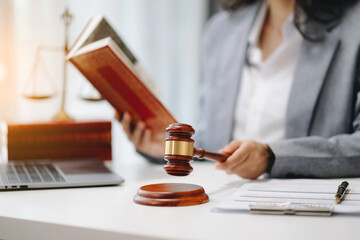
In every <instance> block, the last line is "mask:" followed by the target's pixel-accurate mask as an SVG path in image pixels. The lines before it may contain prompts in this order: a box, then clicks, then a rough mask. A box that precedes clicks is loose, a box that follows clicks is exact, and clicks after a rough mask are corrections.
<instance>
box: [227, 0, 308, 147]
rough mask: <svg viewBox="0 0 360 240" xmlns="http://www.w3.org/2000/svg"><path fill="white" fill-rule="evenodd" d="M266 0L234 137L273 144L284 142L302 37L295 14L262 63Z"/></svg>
mask: <svg viewBox="0 0 360 240" xmlns="http://www.w3.org/2000/svg"><path fill="white" fill-rule="evenodd" d="M267 9H268V6H267V3H266V1H264V4H263V5H262V7H261V9H260V12H259V14H258V16H257V19H256V21H255V23H254V25H253V27H252V29H251V32H250V35H249V38H248V42H249V47H248V50H247V62H248V64H246V65H245V66H244V68H243V72H242V78H241V84H240V87H239V91H238V92H239V94H238V98H237V103H236V110H235V124H234V132H233V138H234V139H235V140H242V139H253V140H256V141H261V142H272V141H276V140H281V139H284V137H285V126H286V110H287V104H288V100H289V95H290V90H291V85H292V82H293V78H294V71H295V65H296V61H297V56H298V54H299V50H300V46H301V43H302V39H303V38H302V36H301V35H300V33H299V32H298V30H297V29H296V28H295V26H294V24H293V15H292V14H291V15H290V16H289V18H288V19H287V20H286V21H285V22H284V23H283V26H282V35H283V42H282V43H281V45H280V46H279V47H278V48H277V49H276V50H275V51H274V52H273V53H272V54H271V55H270V56H269V57H268V58H267V59H266V61H263V60H262V51H261V49H260V48H259V45H258V42H259V36H260V34H261V30H262V27H263V24H264V20H265V17H266V14H267Z"/></svg>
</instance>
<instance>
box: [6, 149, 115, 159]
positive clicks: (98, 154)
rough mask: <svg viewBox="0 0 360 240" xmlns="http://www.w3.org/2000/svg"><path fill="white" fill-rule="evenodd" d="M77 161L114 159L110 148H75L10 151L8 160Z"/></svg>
mask: <svg viewBox="0 0 360 240" xmlns="http://www.w3.org/2000/svg"><path fill="white" fill-rule="evenodd" d="M61 158H64V159H75V158H99V159H101V160H103V161H104V160H111V159H112V148H111V146H108V147H92V148H87V147H83V148H82V147H79V148H78V147H75V148H55V149H51V148H40V149H29V150H18V151H13V150H9V151H8V160H12V161H14V160H35V159H61Z"/></svg>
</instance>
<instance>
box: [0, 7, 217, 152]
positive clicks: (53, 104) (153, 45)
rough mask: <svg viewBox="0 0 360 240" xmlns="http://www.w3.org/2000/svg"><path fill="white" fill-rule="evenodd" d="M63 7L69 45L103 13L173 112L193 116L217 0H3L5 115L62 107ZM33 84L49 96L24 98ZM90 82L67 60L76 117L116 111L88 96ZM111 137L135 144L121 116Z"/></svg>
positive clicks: (0, 64)
mask: <svg viewBox="0 0 360 240" xmlns="http://www.w3.org/2000/svg"><path fill="white" fill-rule="evenodd" d="M65 8H68V9H69V11H70V13H71V14H72V15H73V18H72V21H71V24H70V25H69V29H68V33H69V37H68V40H69V46H70V47H71V46H72V44H73V43H74V41H75V40H76V38H77V37H78V35H79V34H80V33H81V30H82V29H83V28H84V27H85V25H86V23H87V22H88V21H89V19H90V18H91V17H93V16H95V15H104V16H105V17H106V18H107V20H108V21H109V23H110V24H111V25H112V26H113V27H114V28H115V30H116V31H117V33H118V34H119V35H120V37H121V38H122V39H123V40H124V41H125V43H126V44H127V45H128V47H129V48H130V49H131V50H132V52H133V53H134V54H135V56H136V57H137V58H138V60H139V61H140V62H141V63H142V65H143V66H144V67H145V69H146V70H147V71H148V72H149V74H150V76H152V78H153V80H154V81H155V83H156V85H157V86H158V88H159V89H160V92H161V101H162V102H163V103H164V105H165V106H166V107H167V108H168V109H169V110H170V112H171V113H172V114H173V115H174V116H175V118H176V119H177V120H178V121H179V122H185V123H189V124H192V125H193V124H194V123H195V122H196V118H197V114H196V113H197V112H198V111H197V110H198V106H197V104H196V103H197V97H198V94H197V93H198V85H199V81H200V80H201V68H200V54H201V37H202V32H203V28H204V25H205V23H206V21H207V19H208V18H209V17H210V16H211V15H212V14H214V12H216V11H218V9H219V8H218V4H217V1H216V0H181V1H179V0H0V33H1V37H0V119H2V120H5V121H7V122H33V121H49V120H50V119H51V118H52V117H53V116H54V115H55V114H56V113H57V112H58V111H59V108H60V102H61V98H60V97H61V90H62V89H61V88H62V72H63V68H62V61H63V58H64V53H63V52H62V51H61V48H62V47H63V46H64V32H65V28H64V24H63V22H62V20H61V15H62V13H63V12H64V11H65ZM40 48H42V50H43V51H42V50H41V51H39V49H40ZM59 49H60V50H59ZM36 59H38V60H36ZM35 62H36V63H37V66H35V65H34V64H35ZM34 69H36V71H37V72H38V74H39V75H38V77H36V80H34V74H33V71H34ZM34 81H36V83H35V84H34ZM35 85H36V88H37V89H36V91H40V92H41V91H42V92H43V94H44V95H46V94H47V95H49V96H51V97H50V98H46V99H43V100H31V99H29V98H26V97H25V96H24V95H27V94H29V91H30V89H32V88H33V86H35ZM85 90H86V91H90V92H91V91H94V90H93V89H92V88H91V85H90V84H89V83H87V81H86V79H85V78H84V77H83V76H82V75H81V74H80V73H79V72H78V71H77V70H76V69H75V68H74V67H73V66H72V65H71V64H69V63H68V72H67V88H66V103H65V104H66V105H65V107H66V111H67V112H68V113H69V115H70V116H71V117H73V118H75V119H79V120H80V119H84V120H91V119H105V120H108V119H110V120H112V119H114V110H113V109H112V107H111V106H110V105H109V104H108V103H107V102H106V101H99V102H89V101H84V100H83V99H82V95H81V94H89V93H84V91H85ZM113 137H114V138H116V142H119V146H113V148H114V150H115V152H114V154H113V155H114V158H117V157H121V155H122V154H125V155H126V154H127V153H126V152H127V151H133V149H132V146H131V145H130V144H129V143H128V142H127V138H126V137H125V136H124V134H123V133H122V130H121V126H119V124H113Z"/></svg>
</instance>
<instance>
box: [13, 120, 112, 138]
mask: <svg viewBox="0 0 360 240" xmlns="http://www.w3.org/2000/svg"><path fill="white" fill-rule="evenodd" d="M105 131H111V122H110V121H91V122H78V121H64V122H42V123H29V124H14V123H8V124H7V135H8V138H10V139H14V138H17V137H20V138H22V137H25V136H38V135H50V134H68V133H88V132H105Z"/></svg>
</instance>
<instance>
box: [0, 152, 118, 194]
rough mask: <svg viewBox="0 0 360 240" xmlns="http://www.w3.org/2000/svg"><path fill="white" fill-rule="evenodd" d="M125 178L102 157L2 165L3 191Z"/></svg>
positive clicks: (106, 182) (109, 182)
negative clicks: (104, 161)
mask: <svg viewBox="0 0 360 240" xmlns="http://www.w3.org/2000/svg"><path fill="white" fill-rule="evenodd" d="M122 182H124V179H123V178H122V177H120V176H119V175H117V174H116V173H114V172H112V171H110V170H109V169H108V168H107V167H106V166H105V165H104V163H103V162H101V161H100V160H98V159H76V160H73V159H72V160H67V159H66V160H51V161H50V160H36V161H29V160H26V162H25V161H24V162H20V161H16V162H9V163H6V164H0V191H9V190H29V189H42V188H46V189H49V188H67V187H89V186H109V185H119V184H121V183H122Z"/></svg>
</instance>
